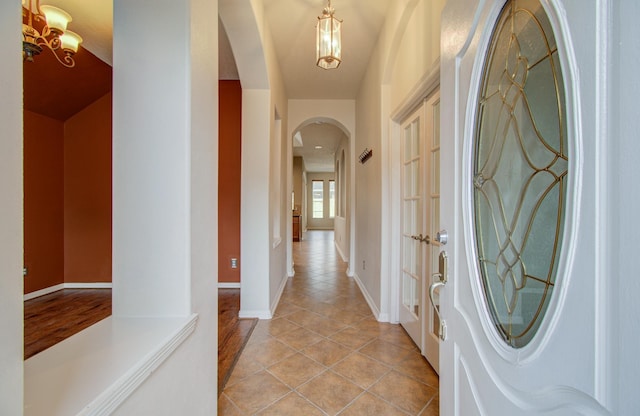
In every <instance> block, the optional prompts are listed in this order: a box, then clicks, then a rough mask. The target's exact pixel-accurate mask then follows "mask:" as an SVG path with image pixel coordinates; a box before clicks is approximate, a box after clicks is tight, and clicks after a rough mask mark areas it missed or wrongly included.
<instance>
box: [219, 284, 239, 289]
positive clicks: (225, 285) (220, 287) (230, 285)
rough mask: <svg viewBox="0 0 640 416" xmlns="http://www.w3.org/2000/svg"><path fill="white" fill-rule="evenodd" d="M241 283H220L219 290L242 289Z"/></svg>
mask: <svg viewBox="0 0 640 416" xmlns="http://www.w3.org/2000/svg"><path fill="white" fill-rule="evenodd" d="M241 286H242V285H241V283H240V282H218V289H240V288H241Z"/></svg>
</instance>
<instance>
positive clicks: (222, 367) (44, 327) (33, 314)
mask: <svg viewBox="0 0 640 416" xmlns="http://www.w3.org/2000/svg"><path fill="white" fill-rule="evenodd" d="M239 310H240V289H220V290H219V291H218V393H220V392H222V389H223V388H224V385H225V383H226V382H227V380H228V379H229V375H230V374H231V370H232V369H233V366H234V365H235V363H236V361H237V359H238V356H239V355H240V352H241V351H242V348H243V347H244V345H245V344H246V342H247V340H248V339H249V336H250V335H251V332H252V331H253V328H254V327H255V325H256V323H257V322H258V320H257V319H238V311H239ZM110 315H111V289H64V290H59V291H57V292H54V293H50V294H48V295H44V296H40V297H38V298H35V299H31V300H28V301H26V302H25V303H24V359H25V360H26V359H27V358H29V357H32V356H34V355H35V354H37V353H39V352H41V351H44V350H46V349H47V348H49V347H52V346H54V345H55V344H57V343H59V342H61V341H63V340H65V339H66V338H69V337H70V336H72V335H74V334H76V333H78V332H80V331H82V330H83V329H86V328H87V327H89V326H91V325H93V324H95V323H97V322H99V321H101V320H103V319H104V318H106V317H108V316H110Z"/></svg>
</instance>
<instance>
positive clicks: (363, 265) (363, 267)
mask: <svg viewBox="0 0 640 416" xmlns="http://www.w3.org/2000/svg"><path fill="white" fill-rule="evenodd" d="M362 270H367V263H365V261H364V260H362Z"/></svg>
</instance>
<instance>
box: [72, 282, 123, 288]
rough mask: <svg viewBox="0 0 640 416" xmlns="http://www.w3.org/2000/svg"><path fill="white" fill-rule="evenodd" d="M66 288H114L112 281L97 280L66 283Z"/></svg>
mask: <svg viewBox="0 0 640 416" xmlns="http://www.w3.org/2000/svg"><path fill="white" fill-rule="evenodd" d="M64 288H65V289H113V283H111V282H95V283H81V282H79V283H75V282H74V283H65V284H64Z"/></svg>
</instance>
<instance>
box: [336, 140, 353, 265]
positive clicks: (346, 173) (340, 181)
mask: <svg viewBox="0 0 640 416" xmlns="http://www.w3.org/2000/svg"><path fill="white" fill-rule="evenodd" d="M343 153H344V161H343V160H342V155H343ZM338 161H340V172H336V184H337V186H336V202H337V206H336V219H335V224H334V232H335V242H336V248H337V249H338V252H339V253H340V255H341V256H342V260H344V261H349V257H350V255H351V251H350V248H351V247H350V246H351V236H350V234H351V233H350V232H349V230H350V229H351V228H350V227H351V221H352V218H351V216H350V215H349V214H348V213H349V212H351V211H350V209H351V206H352V204H353V202H354V201H352V200H351V198H349V195H350V190H351V165H352V164H353V163H355V162H354V161H353V160H352V157H351V143H350V142H349V140H348V139H347V138H346V137H345V138H343V139H342V140H341V141H340V145H339V146H338V148H337V149H336V155H335V164H336V166H337V165H338ZM343 162H344V163H343ZM338 175H339V176H340V178H339V177H338ZM340 205H343V211H344V212H342V215H341V212H340V210H341V208H340Z"/></svg>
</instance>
